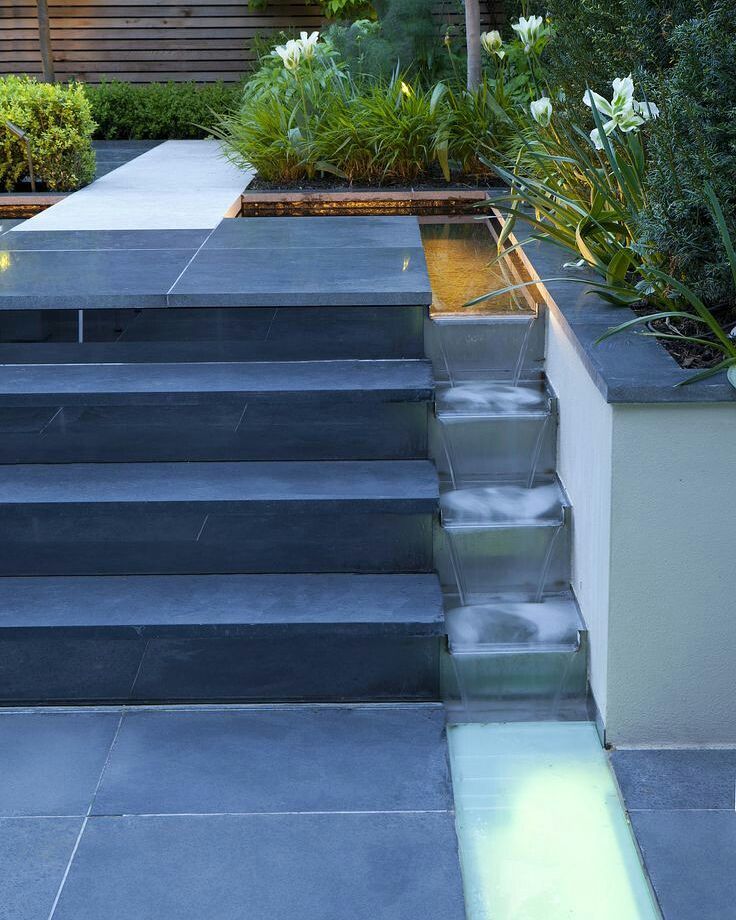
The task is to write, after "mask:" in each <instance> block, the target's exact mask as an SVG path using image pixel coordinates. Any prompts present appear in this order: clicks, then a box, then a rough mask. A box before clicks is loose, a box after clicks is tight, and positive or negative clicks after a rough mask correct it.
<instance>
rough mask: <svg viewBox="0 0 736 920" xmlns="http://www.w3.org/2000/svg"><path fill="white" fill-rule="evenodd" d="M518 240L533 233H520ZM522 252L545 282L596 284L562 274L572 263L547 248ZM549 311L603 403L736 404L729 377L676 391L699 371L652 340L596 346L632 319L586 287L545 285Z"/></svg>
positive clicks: (617, 339) (623, 338) (581, 274)
mask: <svg viewBox="0 0 736 920" xmlns="http://www.w3.org/2000/svg"><path fill="white" fill-rule="evenodd" d="M514 235H515V237H516V239H517V240H519V241H520V240H523V239H528V238H529V236H530V231H529V230H528V229H527V228H526V227H523V226H522V227H520V228H519V229H518V231H517V232H516V233H515V234H514ZM524 252H525V253H526V256H527V258H528V260H529V262H530V263H531V265H532V267H533V269H534V271H535V273H536V275H537V276H538V277H539V278H540V280H541V281H543V282H544V281H545V279H548V278H564V277H565V276H567V275H569V276H570V278H572V279H591V280H592V279H594V278H595V277H596V276H595V275H594V274H593V273H592V272H589V271H586V270H584V269H575V268H564V265H565V263H566V262H571V261H573V257H572V256H571V255H570V254H568V253H565V252H564V251H563V250H562V249H560V248H559V247H557V246H555V245H554V244H553V243H549V242H546V241H545V242H539V241H530V242H528V243H527V244H526V245H525V246H524ZM544 288H545V289H546V291H547V292H548V294H549V297H550V300H549V308H550V310H552V311H553V313H554V314H555V316H557V317H558V318H559V319H560V322H561V325H562V328H563V330H564V332H565V333H566V335H567V337H568V339H569V341H570V342H571V344H572V345H573V347H574V348H575V350H576V352H577V353H578V355H579V356H580V358H581V360H582V362H583V364H584V365H585V368H586V370H587V371H588V374H589V375H590V377H591V379H592V380H593V382H594V383H595V385H596V386H597V387H598V389H599V390H600V392H601V394H602V395H603V398H604V399H605V400H606V402H608V403H612V404H633V403H636V404H651V403H662V404H665V405H673V404H677V403H691V404H692V403H721V402H735V401H736V389H734V388H733V387H732V386H731V385H730V384H729V383H728V381H727V380H726V375H725V373H721V374H718V375H716V376H714V377H710V378H708V379H707V380H703V381H699V382H698V383H693V384H691V385H688V386H682V387H676V386H675V384H677V383H679V382H680V381H681V380H687V378H688V377H692V376H693V375H695V374H696V373H697V371H688V370H683V369H682V368H681V367H680V366H679V365H678V364H677V362H676V361H675V359H674V358H673V357H672V356H671V355H670V354H668V352H667V351H666V350H665V349H664V347H663V346H662V345H661V344H660V343H659V342H657V341H656V340H655V339H653V338H647V337H645V336H643V335H641V334H638V333H636V332H632V331H627V332H622V333H619V334H618V335H615V336H612V337H611V338H610V339H606V341H605V342H602V343H601V344H600V345H596V344H595V342H596V339H598V337H599V336H601V335H602V334H603V333H604V332H606V330H607V329H610V328H611V327H613V326H617V325H619V324H620V323H624V322H626V321H627V320H628V319H632V318H633V317H634V316H635V314H634V312H633V311H632V310H630V309H629V308H628V307H615V306H613V305H612V304H609V303H607V302H606V301H605V300H604V299H603V298H602V297H600V296H599V295H598V294H597V293H595V292H594V291H593V290H592V289H591V288H588V287H587V286H586V285H584V284H578V283H568V282H565V281H547V282H545V284H544Z"/></svg>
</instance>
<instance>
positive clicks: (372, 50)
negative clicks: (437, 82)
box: [326, 0, 465, 80]
mask: <svg viewBox="0 0 736 920" xmlns="http://www.w3.org/2000/svg"><path fill="white" fill-rule="evenodd" d="M374 6H375V8H376V12H377V14H378V19H377V21H376V22H375V23H374V22H370V21H368V20H359V21H358V22H356V23H353V24H352V25H350V26H347V25H334V26H331V27H330V28H329V29H328V30H327V32H326V37H327V38H328V39H329V40H330V41H331V42H332V43H333V45H334V46H335V47H336V48H337V50H338V51H339V52H340V55H341V57H342V58H343V59H344V60H345V61H346V63H347V65H348V68H349V69H350V71H351V72H352V73H361V74H366V75H369V76H375V77H380V78H383V79H388V78H389V77H390V76H391V74H392V73H393V72H394V71H395V70H396V69H397V68H398V69H399V70H401V71H402V72H404V73H406V74H409V75H411V76H420V77H422V78H423V79H429V80H434V79H438V78H440V77H443V76H445V75H447V74H448V73H450V72H451V70H452V63H451V59H450V55H449V53H448V49H447V46H446V45H445V26H444V25H443V23H442V22H441V20H440V19H439V18H436V17H434V16H432V14H431V0H375V3H374ZM453 45H454V46H456V47H455V49H454V50H455V53H456V54H457V53H458V51H459V45H460V42H459V37H457V36H456V37H455V38H454V39H453ZM458 66H459V68H460V70H461V71H462V69H463V68H464V66H465V65H464V62H463V61H460V62H459V64H458Z"/></svg>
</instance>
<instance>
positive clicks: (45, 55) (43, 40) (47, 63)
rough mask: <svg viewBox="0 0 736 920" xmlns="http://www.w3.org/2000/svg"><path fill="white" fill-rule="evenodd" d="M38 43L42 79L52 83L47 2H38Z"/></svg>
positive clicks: (52, 63) (54, 77)
mask: <svg viewBox="0 0 736 920" xmlns="http://www.w3.org/2000/svg"><path fill="white" fill-rule="evenodd" d="M37 11H38V41H39V44H40V46H41V63H42V65H43V78H44V80H45V81H46V82H47V83H54V82H55V80H56V74H55V73H54V56H53V53H52V51H51V29H50V27H49V6H48V0H38V3H37Z"/></svg>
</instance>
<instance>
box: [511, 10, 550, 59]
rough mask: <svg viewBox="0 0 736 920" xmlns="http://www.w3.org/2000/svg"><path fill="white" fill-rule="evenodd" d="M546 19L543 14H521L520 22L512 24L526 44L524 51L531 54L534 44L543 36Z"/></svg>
mask: <svg viewBox="0 0 736 920" xmlns="http://www.w3.org/2000/svg"><path fill="white" fill-rule="evenodd" d="M543 27H544V19H542V17H541V16H529V17H526V16H520V17H519V21H518V22H514V23H512V24H511V28H512V29H513V30H514V32H516V34H517V35H518V36H519V38H520V39H521V41H522V42H523V44H524V51H525V52H526V53H527V54H529V52H530V51H532V50H533V49H534V46H535V45H536V43H537V42H538V41H539V39H540V38H541V37H542V32H543Z"/></svg>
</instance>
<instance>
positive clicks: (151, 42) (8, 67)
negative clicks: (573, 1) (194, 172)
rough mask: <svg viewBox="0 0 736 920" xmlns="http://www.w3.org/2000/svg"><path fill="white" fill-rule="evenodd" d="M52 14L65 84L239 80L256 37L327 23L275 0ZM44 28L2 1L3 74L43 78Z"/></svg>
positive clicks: (448, 16) (494, 4)
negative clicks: (261, 4) (254, 6)
mask: <svg viewBox="0 0 736 920" xmlns="http://www.w3.org/2000/svg"><path fill="white" fill-rule="evenodd" d="M428 2H430V0H428ZM501 5H502V0H488V2H486V3H484V4H483V6H484V7H485V9H484V25H485V26H486V27H492V25H493V24H495V23H496V22H498V21H500V17H501V15H502V12H501ZM456 10H457V2H456V0H436V5H435V15H436V16H438V17H441V18H442V20H443V21H452V20H455V21H457V12H456ZM49 16H50V20H51V41H52V45H53V54H54V64H55V68H56V74H57V79H59V80H67V79H70V78H72V77H75V78H77V79H80V80H85V81H88V82H91V83H96V82H99V81H100V80H101V79H105V78H108V79H118V80H127V81H129V82H131V83H150V82H152V81H157V80H175V81H182V80H196V81H198V82H202V83H207V82H214V81H216V80H224V81H225V82H233V81H236V80H238V79H239V78H240V77H241V76H242V74H243V73H244V72H245V71H247V70H249V69H250V67H251V66H252V64H253V60H254V52H253V39H254V38H255V37H256V36H258V35H266V34H268V33H270V32H274V31H278V30H280V29H297V30H299V29H307V30H309V31H311V30H313V29H319V28H320V27H321V26H322V25H323V19H322V16H321V13H320V8H319V7H318V6H308V5H306V4H305V3H304V2H303V0H270V3H269V6H268V9H267V10H265V11H257V10H251V9H249V8H248V6H247V0H190V2H188V3H186V4H184V5H178V4H176V3H164V2H160V0H154V2H152V3H149V4H142V3H141V2H140V0H74V2H63V0H49ZM37 30H38V20H37V18H36V3H35V0H0V74H7V73H27V74H32V75H35V76H39V75H40V73H41V56H40V51H39V44H38V31H37Z"/></svg>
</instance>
